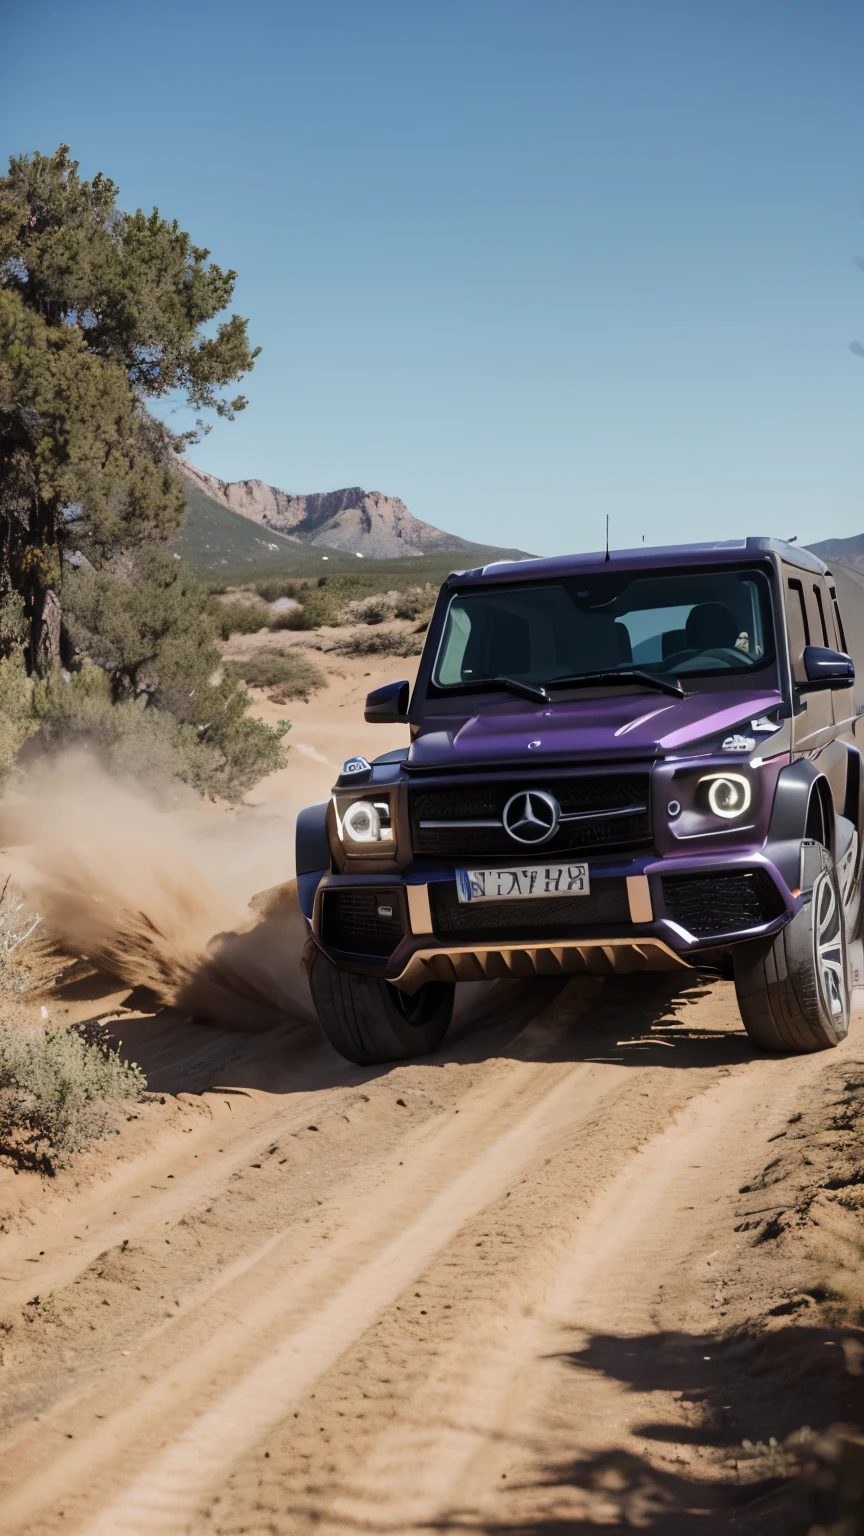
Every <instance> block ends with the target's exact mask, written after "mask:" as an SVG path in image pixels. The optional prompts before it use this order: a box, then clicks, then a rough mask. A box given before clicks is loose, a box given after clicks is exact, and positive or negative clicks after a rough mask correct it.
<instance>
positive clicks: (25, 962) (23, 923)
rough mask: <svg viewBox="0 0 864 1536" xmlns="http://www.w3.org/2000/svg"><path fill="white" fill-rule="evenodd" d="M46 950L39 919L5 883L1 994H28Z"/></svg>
mask: <svg viewBox="0 0 864 1536" xmlns="http://www.w3.org/2000/svg"><path fill="white" fill-rule="evenodd" d="M47 947H48V946H47V945H46V941H45V940H44V938H43V937H42V919H41V917H40V916H39V914H38V913H34V912H30V911H28V909H27V907H26V905H25V903H24V897H23V896H22V895H21V892H20V891H19V890H18V889H17V888H16V887H15V886H14V885H12V883H11V881H10V880H7V881H6V884H5V885H4V886H3V888H2V891H0V993H5V994H6V995H7V996H8V995H10V994H12V995H14V994H16V993H18V994H20V993H22V992H27V991H29V989H30V987H31V985H32V984H33V982H34V980H35V972H36V969H37V966H38V961H39V959H40V957H41V955H42V953H43V951H44V949H45V948H47Z"/></svg>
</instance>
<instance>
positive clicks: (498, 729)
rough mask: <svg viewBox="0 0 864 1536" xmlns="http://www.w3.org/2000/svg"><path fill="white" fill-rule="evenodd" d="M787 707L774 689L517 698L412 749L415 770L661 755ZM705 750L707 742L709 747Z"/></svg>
mask: <svg viewBox="0 0 864 1536" xmlns="http://www.w3.org/2000/svg"><path fill="white" fill-rule="evenodd" d="M781 703H782V698H781V695H780V694H779V693H777V692H776V691H773V690H764V691H761V692H758V693H756V692H753V691H752V690H749V689H741V690H740V691H739V690H737V689H736V690H735V691H734V692H732V691H724V692H723V693H719V692H716V693H709V692H707V691H706V692H704V693H691V694H688V696H687V697H686V698H683V699H673V698H670V697H669V695H668V694H658V693H647V692H646V693H627V694H620V693H619V694H614V695H612V696H606V697H603V698H598V697H596V696H594V697H592V698H590V699H579V700H571V701H569V702H568V703H565V704H552V705H540V704H538V705H535V704H530V703H527V702H526V703H522V701H521V700H518V699H515V698H507V699H506V700H502V702H501V704H492V705H488V704H487V705H486V707H485V708H484V709H483V712H482V714H476V715H472V717H471V718H470V719H469V720H465V721H464V722H459V723H458V724H455V723H454V724H453V725H452V726H451V728H450V729H447V730H429V731H423V732H422V733H421V734H420V735H418V736H417V737H416V738H415V740H414V741H413V743H412V745H411V750H410V752H409V754H408V759H407V763H406V767H407V768H408V769H409V771H410V770H411V769H412V768H413V769H416V770H422V769H424V768H428V769H438V770H445V769H455V770H458V769H460V768H476V767H496V766H502V765H503V764H505V763H511V762H513V761H518V762H519V763H525V762H527V761H528V760H532V761H536V762H537V763H545V762H549V761H560V760H561V759H562V758H567V759H570V760H572V759H573V758H582V759H584V760H591V759H595V760H596V759H598V758H602V759H604V760H606V761H608V759H609V758H622V759H623V758H634V757H646V756H647V757H657V756H662V755H663V754H664V753H666V752H686V751H688V750H690V749H692V750H696V749H697V748H698V744H699V743H700V742H702V741H705V739H706V738H715V737H716V736H717V735H718V734H719V733H720V732H722V731H732V730H734V729H735V728H740V727H743V729H744V731H745V733H746V731H747V728H748V727H749V723H750V719H751V718H753V719H755V718H756V717H757V716H759V715H763V714H765V713H766V711H769V710H774V709H776V708H777V706H778V705H779V704H781ZM706 745H707V743H706Z"/></svg>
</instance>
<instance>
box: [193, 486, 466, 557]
mask: <svg viewBox="0 0 864 1536" xmlns="http://www.w3.org/2000/svg"><path fill="white" fill-rule="evenodd" d="M183 471H184V474H185V475H186V477H187V479H188V480H189V482H190V484H192V485H194V486H196V487H197V488H198V489H199V490H200V491H203V492H204V493H205V494H206V495H207V496H209V497H211V498H212V500H213V501H215V502H218V503H219V505H220V506H223V507H227V508H228V510H229V511H231V512H236V513H239V514H240V516H241V517H246V518H249V520H250V521H251V522H253V523H258V524H259V525H260V526H261V527H263V528H268V529H270V530H271V532H274V533H277V534H281V535H282V536H283V537H287V538H292V539H298V540H300V541H301V542H302V543H304V544H315V545H321V546H323V547H325V548H327V549H339V550H346V551H350V552H351V553H352V554H355V553H361V554H363V555H366V556H367V557H369V558H372V559H376V560H388V559H396V558H398V557H399V556H400V555H425V554H429V553H430V552H432V551H435V550H444V549H446V550H460V549H461V550H473V549H477V548H479V547H480V546H478V545H475V544H472V543H470V541H469V540H467V539H460V538H458V537H457V535H456V534H453V533H445V532H444V531H443V530H442V529H441V528H433V526H432V524H431V523H424V522H423V521H422V520H421V519H420V518H419V517H415V516H414V515H413V513H412V512H409V510H408V508H407V507H406V505H405V503H404V501H400V499H399V497H398V496H384V495H382V493H381V492H380V491H364V490H363V489H362V488H361V487H360V486H357V485H355V486H349V487H346V488H345V489H343V490H339V491H316V492H313V493H312V494H310V495H305V496H303V495H301V496H295V495H292V494H290V493H289V492H288V491H282V490H279V489H278V487H277V486H275V485H267V484H266V483H265V481H263V480H218V479H217V478H216V476H215V475H208V474H207V473H206V471H205V470H203V469H196V468H195V466H194V465H192V464H189V463H185V462H184V464H183Z"/></svg>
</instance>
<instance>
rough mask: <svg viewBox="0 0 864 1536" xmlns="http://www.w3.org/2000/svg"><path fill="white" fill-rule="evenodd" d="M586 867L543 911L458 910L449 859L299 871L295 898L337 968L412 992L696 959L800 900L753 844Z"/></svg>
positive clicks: (712, 958)
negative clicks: (403, 868) (440, 984)
mask: <svg viewBox="0 0 864 1536" xmlns="http://www.w3.org/2000/svg"><path fill="white" fill-rule="evenodd" d="M589 866H590V875H591V899H590V901H589V899H588V898H583V897H569V898H565V899H564V902H563V903H562V901H560V900H558V901H556V902H555V903H554V911H553V910H551V906H552V904H550V909H549V910H548V911H546V912H544V911H541V910H540V909H541V907H542V906H543V900H545V899H542V900H540V901H535V902H533V903H530V904H529V903H527V902H523V901H519V902H515V903H511V902H506V901H502V902H500V903H484V904H483V905H482V907H479V906H478V908H476V909H475V908H474V906H473V904H472V905H471V906H468V907H464V908H462V909H461V910H460V909H458V908H457V907H456V906H455V905H454V903H455V877H454V868H453V866H452V865H448V866H441V867H434V868H428V867H427V868H422V869H421V868H418V867H417V866H415V867H414V868H413V869H412V870H409V871H407V872H405V873H404V874H402V875H391V874H388V875H384V874H380V875H376V874H363V875H355V874H350V875H349V874H329V873H324V872H322V873H321V874H320V875H318V876H305V877H302V879H301V882H300V886H301V890H300V895H301V904H302V905H303V908H304V911H305V913H306V916H307V918H309V920H310V924H311V928H312V932H313V935H314V937H315V940H316V942H317V943H318V945H319V946H320V948H321V949H322V950H323V951H324V953H325V954H327V955H328V957H329V958H330V959H331V960H332V961H333V962H334V964H336V965H337V966H338V967H339V968H340V969H342V970H350V971H356V972H359V973H362V974H367V975H375V976H380V977H382V978H383V979H385V980H388V981H391V982H393V983H394V984H395V985H396V986H399V987H401V988H403V989H404V990H405V991H408V992H413V991H416V989H417V988H418V987H420V986H422V985H423V983H424V982H427V981H448V982H452V981H478V980H489V979H494V978H499V977H507V976H520V977H531V976H555V975H570V974H578V973H585V972H588V973H591V974H600V975H603V974H606V975H610V974H627V973H632V972H638V971H677V970H679V969H681V968H682V967H684V968H688V967H689V968H692V967H699V966H700V965H701V966H703V967H707V966H709V965H712V964H719V963H720V957H721V956H722V954H723V952H724V951H725V950H727V949H728V948H729V947H730V946H731V945H733V944H736V943H740V942H743V941H746V940H748V939H753V938H757V937H759V936H761V935H767V934H772V933H775V932H776V931H777V930H778V929H780V928H782V927H783V926H784V924H785V923H787V922H789V920H790V919H791V917H792V916H794V914H795V912H796V911H797V910H798V907H799V905H800V900H801V898H800V893H799V892H798V891H797V890H795V891H794V893H793V891H792V890H790V888H789V886H788V885H787V883H786V881H785V880H784V878H783V876H782V874H781V873H780V871H779V870H778V868H777V867H776V865H775V864H774V863H773V862H772V861H771V859H770V858H768V857H767V856H766V855H765V853H752V852H750V853H747V854H741V855H740V856H735V855H732V856H730V855H728V854H727V855H725V856H717V857H710V856H708V857H706V856H698V857H697V856H694V857H692V858H675V859H674V860H672V859H668V858H667V859H663V858H657V856H656V854H650V855H647V856H641V857H632V858H629V859H621V860H615V859H611V858H608V857H607V858H606V859H602V860H589ZM589 907H590V910H589ZM388 909H389V913H390V915H389V917H384V918H381V917H380V916H378V914H379V913H380V912H382V911H383V912H385V913H387V911H388ZM517 909H518V910H517ZM472 925H473V926H472Z"/></svg>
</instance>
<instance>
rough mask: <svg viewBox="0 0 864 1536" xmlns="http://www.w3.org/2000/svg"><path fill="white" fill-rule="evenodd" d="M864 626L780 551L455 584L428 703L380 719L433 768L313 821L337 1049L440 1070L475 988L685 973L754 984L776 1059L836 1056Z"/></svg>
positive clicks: (323, 987) (483, 573)
mask: <svg viewBox="0 0 864 1536" xmlns="http://www.w3.org/2000/svg"><path fill="white" fill-rule="evenodd" d="M862 599H864V582H862V580H861V578H860V577H857V576H856V575H855V573H853V572H851V571H847V570H845V569H844V568H843V567H840V566H838V567H834V568H833V569H832V570H830V571H829V569H828V568H827V567H826V566H825V565H824V564H823V563H822V561H821V560H819V559H817V558H816V557H815V556H814V555H812V554H810V553H809V552H808V551H807V550H804V549H796V548H793V546H792V545H790V544H785V543H782V542H781V541H779V540H776V539H769V538H748V539H747V540H745V541H743V542H738V543H718V544H691V545H684V546H681V547H674V548H666V549H645V548H643V549H637V550H627V551H624V552H615V553H613V554H612V555H611V556H609V555H604V554H602V553H600V554H588V555H573V556H566V557H561V558H555V559H540V560H525V561H522V562H502V563H500V564H496V565H487V566H484V567H482V568H481V569H477V570H471V571H460V572H455V573H454V574H453V575H451V576H450V577H448V579H447V581H446V582H445V583H444V585H443V587H442V588H441V592H440V594H439V597H438V601H437V604H436V607H435V612H434V615H433V617H432V621H431V623H430V625H429V630H428V635H427V639H426V644H425V647H424V650H423V655H422V658H421V661H420V666H419V670H418V675H417V682H416V685H415V687H414V690H413V693H412V692H411V690H410V687H409V684H408V683H407V682H402V683H390V684H388V685H387V686H386V687H384V688H379V689H377V690H376V691H375V692H374V693H370V695H369V697H368V699H367V701H366V719H367V721H380V722H381V723H382V724H383V725H389V724H395V723H396V722H405V721H407V722H408V723H409V724H410V727H411V732H410V734H411V745H410V747H406V748H401V749H399V750H396V751H391V752H385V753H383V755H382V756H380V757H377V758H376V759H375V760H374V762H372V763H371V764H370V763H369V762H367V761H366V759H365V758H363V757H357V758H353V759H350V760H349V761H348V762H346V763H345V765H344V768H343V770H342V772H341V774H340V775H339V778H338V779H337V781H336V784H335V786H334V788H333V793H332V798H331V799H330V801H329V802H328V803H327V804H326V805H318V806H311V807H310V808H308V809H307V810H305V811H303V812H302V813H301V815H300V817H299V818H298V822H297V877H298V888H299V893H300V900H301V904H302V907H303V911H304V914H305V916H306V918H307V919H308V922H309V925H310V928H311V933H312V940H313V943H312V944H311V945H310V946H309V948H308V950H307V962H308V969H309V980H310V986H311V990H312V995H313V998H314V1001H315V1005H316V1008H317V1011H318V1015H319V1018H320V1020H321V1024H322V1026H323V1029H324V1032H325V1034H326V1035H327V1038H328V1039H329V1040H330V1041H331V1042H332V1044H333V1045H334V1046H335V1047H336V1049H337V1050H338V1051H340V1052H341V1053H342V1055H343V1056H345V1057H347V1058H348V1059H349V1060H351V1061H354V1062H359V1063H373V1062H385V1061H394V1060H398V1059H400V1058H404V1057H409V1056H417V1055H422V1054H424V1053H426V1052H428V1051H432V1050H434V1049H435V1048H436V1047H437V1046H438V1045H440V1043H441V1041H442V1040H443V1038H444V1035H445V1033H446V1031H447V1026H448V1024H449V1021H450V1015H451V1011H452V1007H453V996H454V988H455V985H456V983H458V982H460V981H475V980H479V979H489V978H493V977H535V976H562V975H571V974H576V973H580V972H581V973H585V972H590V973H591V974H593V975H617V974H619V973H632V972H637V971H658V970H662V971H677V970H679V969H682V968H686V967H690V968H693V969H696V970H699V971H700V972H705V973H708V974H710V973H712V972H713V973H715V974H720V975H724V976H732V977H734V981H735V987H736V991H737V997H738V1004H739V1008H740V1011H741V1016H742V1018H743V1021H744V1025H745V1027H746V1029H747V1032H748V1034H749V1035H750V1037H751V1039H752V1040H753V1041H754V1042H755V1043H756V1044H757V1045H758V1046H760V1047H762V1048H763V1049H767V1050H774V1051H812V1050H819V1049H821V1048H823V1047H826V1046H831V1045H836V1044H837V1042H838V1041H839V1040H840V1039H842V1038H843V1036H844V1035H845V1034H846V1032H847V1029H848V1024H849V1005H850V958H849V949H850V945H852V944H853V943H854V942H855V941H857V939H858V931H859V924H860V917H861V836H860V829H861V826H862V812H864V774H862V759H861V743H860V742H859V741H858V739H857V738H858V735H859V734H861V733H862V732H864V724H862V720H861V717H862V715H864V705H858V704H857V703H856V696H855V669H854V664H853V661H852V659H851V656H850V650H851V653H852V655H853V656H854V655H856V654H857V647H856V641H857V629H858V628H860V627H861V626H862V624H864V602H862ZM862 640H864V635H862ZM847 641H848V642H850V643H847ZM409 694H410V699H409Z"/></svg>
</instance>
